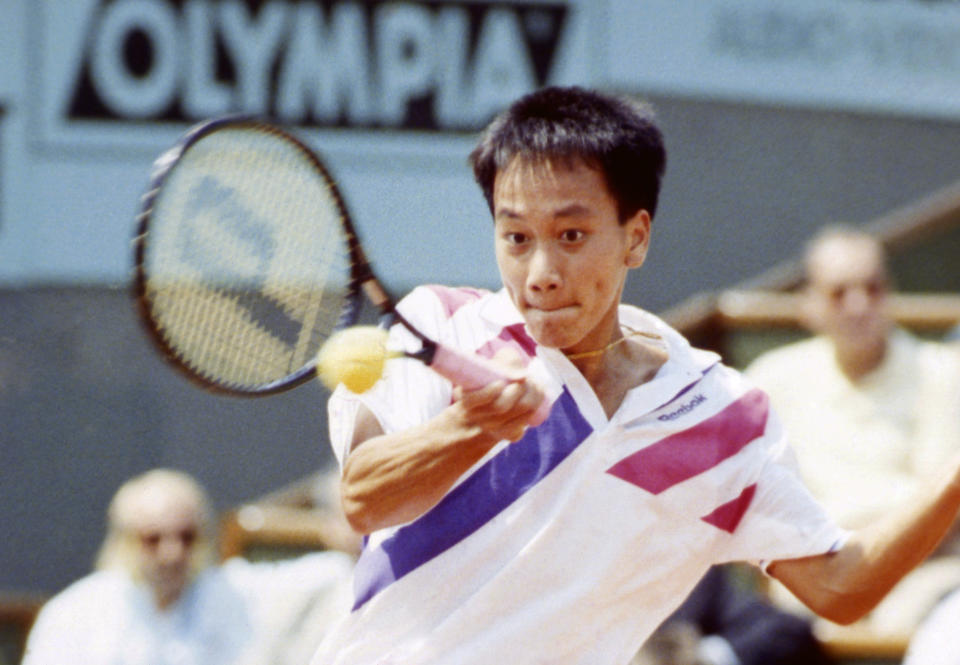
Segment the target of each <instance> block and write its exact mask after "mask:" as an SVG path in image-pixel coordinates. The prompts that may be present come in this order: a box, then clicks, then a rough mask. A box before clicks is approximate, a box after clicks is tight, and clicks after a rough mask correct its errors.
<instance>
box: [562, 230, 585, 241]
mask: <svg viewBox="0 0 960 665" xmlns="http://www.w3.org/2000/svg"><path fill="white" fill-rule="evenodd" d="M585 235H586V234H585V233H584V232H583V231H580V230H579V229H567V230H566V231H564V232H563V233H561V234H560V239H561V240H562V241H563V242H580V241H581V240H583V238H584V236H585Z"/></svg>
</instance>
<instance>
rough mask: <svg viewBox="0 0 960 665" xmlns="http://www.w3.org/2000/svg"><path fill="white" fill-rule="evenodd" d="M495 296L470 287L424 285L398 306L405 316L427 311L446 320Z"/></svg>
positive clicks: (407, 296) (484, 290)
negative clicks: (465, 308) (464, 308)
mask: <svg viewBox="0 0 960 665" xmlns="http://www.w3.org/2000/svg"><path fill="white" fill-rule="evenodd" d="M492 295H493V294H492V293H491V292H490V291H487V290H486V289H479V288H473V287H468V286H444V285H442V284H424V285H422V286H418V287H416V288H415V289H413V290H412V291H411V292H410V293H408V294H407V295H406V296H404V297H403V298H402V299H401V300H400V302H399V303H398V305H397V308H398V309H402V310H403V311H404V314H406V312H407V311H410V312H411V313H413V312H417V311H422V310H427V311H431V312H433V313H434V315H438V316H442V317H444V318H451V317H453V316H454V315H455V314H456V313H457V312H458V311H460V310H461V309H462V308H463V307H465V306H470V305H473V306H475V305H477V304H479V303H480V302H481V301H483V300H484V299H486V298H490V297H491V296H492Z"/></svg>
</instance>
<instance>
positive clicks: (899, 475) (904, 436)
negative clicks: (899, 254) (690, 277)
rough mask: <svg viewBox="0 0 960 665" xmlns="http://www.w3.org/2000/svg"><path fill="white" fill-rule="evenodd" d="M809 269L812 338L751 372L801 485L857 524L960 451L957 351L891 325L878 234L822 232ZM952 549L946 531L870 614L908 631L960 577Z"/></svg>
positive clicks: (901, 498)
mask: <svg viewBox="0 0 960 665" xmlns="http://www.w3.org/2000/svg"><path fill="white" fill-rule="evenodd" d="M805 271H806V287H805V290H804V292H803V300H802V302H803V305H802V307H803V309H802V316H803V320H804V323H805V325H806V327H807V328H809V330H810V331H811V332H812V333H813V336H812V337H810V338H808V339H804V340H802V341H799V342H796V343H794V344H789V345H786V346H784V347H781V348H778V349H774V350H772V351H769V352H767V353H765V354H762V355H761V356H760V357H758V358H757V359H756V360H755V361H754V362H753V363H752V364H751V365H750V366H749V367H748V368H747V370H746V373H747V375H748V376H749V377H750V378H751V379H752V380H754V381H755V382H756V383H758V384H759V385H760V387H761V388H763V389H764V390H766V391H767V393H768V394H769V395H770V400H771V403H772V405H773V407H774V408H775V409H776V411H777V412H778V413H779V414H780V417H781V419H782V420H783V422H784V425H785V430H786V431H787V432H788V433H789V435H788V437H789V440H790V443H791V444H792V446H793V448H794V450H795V453H796V456H797V460H798V463H799V468H800V473H801V477H802V478H803V480H804V482H805V484H806V485H807V486H808V487H809V488H810V490H811V491H812V493H813V495H814V496H815V497H816V498H817V499H818V500H819V502H820V503H821V505H823V506H824V508H826V510H827V512H828V513H829V514H830V515H831V516H832V517H833V518H834V519H835V520H836V521H837V522H838V523H839V524H840V526H842V527H845V528H849V529H856V528H860V527H863V526H865V525H867V524H871V523H874V522H876V521H877V520H879V519H881V518H882V517H883V516H885V515H887V514H888V513H890V512H891V511H892V509H893V508H894V507H895V506H897V505H902V504H904V503H905V502H908V501H910V499H911V497H912V496H914V494H915V493H916V492H917V491H918V490H919V489H920V486H921V484H922V483H923V482H924V481H923V478H924V477H929V475H927V476H924V474H929V473H930V472H931V471H932V470H934V469H937V468H941V467H944V466H945V465H948V464H950V460H951V459H952V458H953V457H954V456H955V455H956V454H957V452H958V451H960V354H958V352H957V349H955V348H951V347H950V346H948V345H945V344H942V343H938V342H934V341H925V340H921V339H918V338H917V337H915V336H914V335H912V334H910V333H909V332H907V331H905V330H903V329H901V328H899V327H897V326H896V325H895V323H894V322H893V321H892V319H891V317H890V315H889V313H888V310H887V300H888V299H887V296H888V294H889V291H890V276H889V274H888V268H887V259H886V255H885V252H884V248H883V246H882V245H881V243H880V242H879V241H878V240H877V239H876V238H874V237H873V236H871V235H869V234H867V233H865V232H862V231H859V230H857V229H854V228H848V227H843V226H838V227H829V228H827V229H825V230H823V231H822V232H821V233H819V234H818V235H817V236H816V237H815V238H814V239H813V241H812V242H811V243H810V245H809V246H808V248H807V251H806V254H805ZM956 547H957V544H956V538H955V537H953V538H949V537H948V539H946V540H945V541H944V543H943V544H942V545H941V548H940V550H939V552H938V553H935V555H934V556H933V557H932V558H931V559H930V560H929V561H927V562H926V563H924V564H923V565H921V566H920V567H919V568H917V569H916V570H915V571H913V572H912V573H911V574H909V575H908V576H907V577H906V578H905V579H904V580H903V581H901V582H900V584H899V585H898V586H897V587H896V588H895V589H894V591H893V592H892V593H891V594H890V595H889V596H888V597H887V598H886V599H885V600H884V601H883V602H882V603H881V604H880V605H879V606H878V607H877V608H876V609H875V610H874V611H873V612H872V613H871V614H870V615H869V616H868V617H867V618H866V619H865V621H867V622H868V623H870V624H871V627H872V628H873V629H875V630H877V631H879V632H882V633H885V634H891V633H894V632H896V633H899V634H908V633H910V632H912V630H913V629H914V628H915V627H916V625H917V623H918V622H919V621H920V619H921V618H922V617H923V616H924V615H925V614H926V612H928V611H929V609H930V608H931V607H932V605H933V604H934V603H935V601H936V600H937V599H938V598H940V597H941V595H942V594H943V593H944V592H945V590H947V589H949V588H950V587H953V586H955V585H957V584H958V583H960V559H957V558H955V557H953V556H946V555H948V554H951V550H952V549H956ZM938 555H939V556H938ZM777 595H778V596H779V594H777ZM784 597H786V594H785V593H784Z"/></svg>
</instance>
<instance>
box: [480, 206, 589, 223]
mask: <svg viewBox="0 0 960 665" xmlns="http://www.w3.org/2000/svg"><path fill="white" fill-rule="evenodd" d="M588 212H589V208H587V206H585V205H583V204H581V203H570V204H568V205H565V206H563V207H562V208H558V209H557V210H555V211H554V212H553V215H554V217H583V216H584V215H585V214H587V213H588ZM494 217H495V218H497V219H500V218H506V219H521V218H522V217H523V215H521V214H520V213H518V212H517V211H515V210H513V209H512V208H497V210H496V213H495V215H494Z"/></svg>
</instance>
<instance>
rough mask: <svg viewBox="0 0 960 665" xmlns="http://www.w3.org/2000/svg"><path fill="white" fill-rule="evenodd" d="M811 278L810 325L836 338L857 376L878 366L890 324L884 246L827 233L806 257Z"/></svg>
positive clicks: (844, 363)
mask: <svg viewBox="0 0 960 665" xmlns="http://www.w3.org/2000/svg"><path fill="white" fill-rule="evenodd" d="M807 280H808V286H807V292H806V317H807V322H808V325H809V327H810V328H811V329H812V330H813V331H815V332H817V333H820V334H823V335H826V336H827V337H829V338H830V339H831V340H832V341H833V344H834V347H835V351H836V355H837V362H838V364H839V365H840V367H841V368H842V369H843V371H844V372H845V373H846V374H847V375H848V376H849V377H850V378H851V379H854V380H856V379H857V378H859V377H860V376H862V375H864V374H866V373H868V372H869V371H870V370H872V369H875V368H876V367H877V366H879V364H880V362H881V361H882V360H883V357H884V355H885V353H886V347H887V334H888V333H889V330H890V326H891V320H890V317H889V315H888V312H887V292H888V286H887V274H886V269H885V264H884V258H883V251H882V248H881V247H880V246H879V245H877V244H876V243H874V242H873V241H872V240H870V239H869V238H863V237H859V236H835V237H829V238H826V239H824V240H823V241H822V243H821V244H820V245H818V246H817V247H816V248H815V249H814V250H813V252H812V253H811V255H810V257H809V259H808V261H807Z"/></svg>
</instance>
